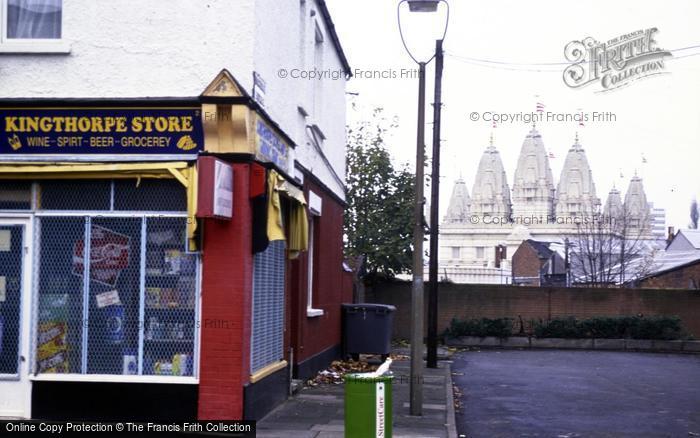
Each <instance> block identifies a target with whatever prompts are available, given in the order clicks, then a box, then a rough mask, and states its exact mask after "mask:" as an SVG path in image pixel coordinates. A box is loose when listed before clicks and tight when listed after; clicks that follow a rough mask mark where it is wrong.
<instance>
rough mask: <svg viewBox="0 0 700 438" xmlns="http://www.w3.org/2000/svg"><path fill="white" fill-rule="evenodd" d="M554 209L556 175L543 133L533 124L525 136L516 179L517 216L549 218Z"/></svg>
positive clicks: (514, 208) (514, 213)
mask: <svg viewBox="0 0 700 438" xmlns="http://www.w3.org/2000/svg"><path fill="white" fill-rule="evenodd" d="M553 212H554V178H553V177H552V169H551V168H550V167H549V159H548V158H547V153H546V151H545V148H544V143H543V142H542V136H541V135H540V133H539V132H538V131H537V130H536V129H535V128H534V127H533V128H532V130H531V131H530V132H529V133H528V134H527V136H526V137H525V141H524V142H523V145H522V148H521V149H520V156H519V158H518V167H517V168H516V170H515V178H514V180H513V215H515V216H519V217H525V216H540V217H544V218H546V217H549V216H551V215H552V213H553Z"/></svg>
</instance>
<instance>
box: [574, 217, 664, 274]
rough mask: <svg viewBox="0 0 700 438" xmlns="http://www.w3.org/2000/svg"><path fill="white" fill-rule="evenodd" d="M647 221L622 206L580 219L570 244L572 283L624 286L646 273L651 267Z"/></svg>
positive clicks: (648, 225)
mask: <svg viewBox="0 0 700 438" xmlns="http://www.w3.org/2000/svg"><path fill="white" fill-rule="evenodd" d="M649 219H650V218H649V215H648V213H644V212H641V214H640V212H632V211H629V210H628V209H627V208H626V207H625V206H624V205H620V206H619V208H617V209H615V210H614V211H611V212H606V213H601V212H600V211H596V212H594V213H593V214H592V215H591V216H590V217H588V216H587V217H584V218H581V220H579V221H578V223H577V230H576V234H575V235H574V237H573V239H571V240H570V246H571V256H570V259H571V267H570V270H571V273H572V276H573V278H572V279H573V282H574V283H583V284H586V285H589V286H596V287H608V286H613V285H621V286H624V285H625V284H629V283H630V282H633V281H634V280H636V279H637V278H640V277H642V276H644V275H646V274H647V273H649V272H650V270H651V268H652V264H653V258H652V249H651V247H650V245H649V243H650V241H651V235H650V220H649Z"/></svg>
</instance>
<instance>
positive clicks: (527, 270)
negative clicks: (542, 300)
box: [512, 242, 542, 286]
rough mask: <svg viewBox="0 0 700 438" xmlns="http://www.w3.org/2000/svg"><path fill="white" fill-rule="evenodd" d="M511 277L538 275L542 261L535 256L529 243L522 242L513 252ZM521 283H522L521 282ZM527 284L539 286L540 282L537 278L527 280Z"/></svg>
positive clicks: (535, 253) (535, 252)
mask: <svg viewBox="0 0 700 438" xmlns="http://www.w3.org/2000/svg"><path fill="white" fill-rule="evenodd" d="M512 263H513V265H512V266H513V277H515V278H517V277H537V278H539V276H540V269H541V265H542V263H541V262H540V258H539V257H538V256H537V251H535V250H534V248H532V247H531V246H530V245H529V244H527V243H526V242H523V243H522V244H520V246H519V247H518V249H516V250H515V252H514V253H513V260H512ZM521 284H522V283H521ZM527 284H531V285H533V286H539V285H540V282H539V280H537V279H534V278H533V279H532V280H528V283H527Z"/></svg>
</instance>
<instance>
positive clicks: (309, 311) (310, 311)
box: [306, 210, 325, 318]
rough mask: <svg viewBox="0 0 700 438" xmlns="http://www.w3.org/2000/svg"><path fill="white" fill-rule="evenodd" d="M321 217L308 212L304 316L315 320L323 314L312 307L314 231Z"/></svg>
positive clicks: (314, 270) (315, 264) (315, 241)
mask: <svg viewBox="0 0 700 438" xmlns="http://www.w3.org/2000/svg"><path fill="white" fill-rule="evenodd" d="M320 217H321V215H319V214H315V213H314V212H313V211H312V210H310V214H309V250H308V253H307V271H306V277H307V278H306V316H307V317H308V318H315V317H318V316H323V314H324V313H325V312H324V311H323V309H317V308H315V307H314V306H313V304H314V289H315V288H316V285H317V283H318V282H316V281H314V277H315V276H316V268H317V263H316V260H317V259H318V251H317V249H318V248H317V245H318V242H317V241H318V239H316V230H317V228H318V220H319V219H320Z"/></svg>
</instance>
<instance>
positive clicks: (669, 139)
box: [328, 0, 700, 228]
mask: <svg viewBox="0 0 700 438" xmlns="http://www.w3.org/2000/svg"><path fill="white" fill-rule="evenodd" d="M396 4H397V1H395V0H381V1H377V0H352V1H347V0H328V5H329V9H330V10H331V14H332V16H333V19H334V22H335V24H336V28H337V30H338V33H339V35H340V39H341V43H342V44H343V47H344V49H345V52H346V54H347V56H348V59H349V62H350V65H351V67H352V68H353V69H358V70H363V71H366V70H373V71H374V70H380V71H387V70H389V71H394V72H396V75H398V76H399V77H397V78H396V79H381V78H374V79H371V78H361V77H357V78H354V79H352V80H351V81H350V82H349V83H348V91H349V92H353V93H359V94H358V95H357V96H352V95H349V96H348V98H349V99H353V100H354V101H355V103H356V104H357V106H358V107H359V108H360V110H359V111H356V112H351V111H350V112H349V114H348V117H349V120H353V119H357V118H368V117H369V115H370V114H371V113H370V109H371V108H372V107H374V106H382V107H384V108H385V110H386V112H387V114H389V115H396V116H398V118H399V125H400V126H399V128H398V129H397V130H396V131H395V133H394V136H393V137H392V138H391V141H390V149H391V152H392V154H393V156H394V159H395V160H396V162H397V163H404V162H410V163H411V165H412V166H413V162H414V157H415V132H416V113H417V103H416V101H417V85H418V81H417V79H416V78H414V77H406V78H401V77H400V75H401V69H411V68H413V64H412V61H411V59H410V58H409V57H408V55H407V54H406V52H405V50H404V48H403V46H402V43H401V39H400V37H399V32H398V27H397V14H396ZM450 5H451V16H450V24H449V30H448V34H447V37H446V39H445V52H446V55H445V69H444V85H443V101H444V107H443V108H444V109H443V125H442V138H443V140H444V142H443V147H442V157H443V159H442V163H443V166H442V171H441V176H442V177H441V184H442V186H441V198H440V202H441V205H440V207H441V208H440V210H441V216H442V215H443V214H444V211H445V210H446V207H447V203H448V201H449V196H450V193H451V191H452V186H453V184H454V181H455V179H456V178H458V177H459V176H460V175H462V176H463V177H464V179H465V180H466V181H467V185H468V187H469V191H470V194H471V188H472V184H473V182H474V175H475V173H476V169H477V165H478V162H479V159H480V157H481V154H482V152H483V150H484V148H485V147H486V146H487V145H488V141H489V135H490V133H491V132H492V131H493V132H494V135H495V145H496V147H498V149H499V150H500V152H501V156H502V158H503V161H504V166H505V169H506V173H507V174H508V182H509V185H511V187H512V184H513V174H514V172H515V166H516V162H517V158H518V154H519V151H520V147H521V145H522V142H523V140H524V137H525V135H526V134H527V132H528V131H529V129H530V126H529V125H527V124H525V123H524V122H522V121H520V122H515V123H500V124H498V126H497V127H496V129H492V123H491V122H488V121H484V120H482V118H483V113H484V112H489V111H493V112H497V113H512V114H513V113H514V114H517V113H530V112H533V111H535V104H536V102H542V103H544V104H545V105H546V106H545V111H549V112H552V113H576V112H577V110H578V109H581V110H582V111H583V112H585V113H588V114H589V116H590V115H592V112H594V111H597V112H600V113H606V112H610V113H612V114H614V118H613V117H612V116H611V117H610V119H611V120H609V121H599V122H592V121H588V122H586V123H585V126H584V127H579V126H578V123H576V122H557V121H544V122H540V123H538V124H537V129H538V130H539V131H540V133H541V134H542V137H543V141H544V144H545V147H546V149H547V150H548V152H551V153H552V154H554V157H555V158H554V159H551V160H550V165H551V167H552V171H553V174H554V179H555V184H556V183H557V182H558V180H559V174H560V172H561V168H562V166H563V162H564V158H565V156H566V152H567V150H568V149H569V147H570V146H571V144H572V143H573V141H574V136H575V132H576V131H579V136H580V142H581V144H582V145H583V147H584V148H585V150H586V154H587V156H588V160H589V163H590V165H591V168H592V170H593V178H594V180H595V183H596V189H597V195H598V197H600V198H601V200H602V202H605V198H606V197H607V193H608V191H609V190H610V188H611V187H612V185H613V184H616V186H617V187H618V188H620V189H621V190H622V192H623V196H624V192H625V190H626V189H627V185H628V183H629V178H630V177H631V176H632V175H633V174H634V172H635V170H636V171H637V172H638V173H639V175H640V176H642V177H643V179H644V186H645V189H646V193H647V197H648V200H649V201H651V202H654V204H655V206H660V207H664V208H666V210H667V225H674V226H676V227H677V228H678V227H682V228H685V227H687V224H688V222H689V214H688V211H689V204H690V202H691V200H692V198H693V197H694V196H698V195H700V176H699V170H700V85H699V81H698V78H700V26H698V25H697V19H698V18H699V17H700V2H697V1H695V0H687V1H672V2H664V3H662V2H659V1H639V0H634V1H615V2H610V1H587V2H580V1H578V2H570V1H561V0H551V1H516V0H513V1H499V0H496V1H493V0H492V1H466V0H450ZM418 15H419V16H416V14H410V16H407V14H405V13H402V25H403V29H404V34H405V35H406V36H407V39H408V41H407V43H408V45H409V48H411V49H412V50H413V51H414V52H416V56H417V57H424V56H427V55H426V54H427V53H428V52H429V50H430V49H431V48H432V47H434V40H435V39H436V36H437V35H439V34H440V30H439V29H440V28H441V26H442V23H441V21H442V22H444V14H443V12H442V11H441V12H440V13H437V14H418ZM404 17H405V21H404ZM404 23H405V24H404ZM654 27H655V28H658V32H657V33H656V34H655V35H654V39H655V40H656V45H657V47H660V48H662V49H665V50H671V51H672V53H673V58H672V59H669V58H666V60H665V70H664V71H665V72H667V73H666V74H660V75H655V76H651V77H648V78H645V79H642V80H638V81H635V82H632V83H631V84H630V85H629V86H627V87H624V88H620V89H617V90H615V91H611V92H604V93H600V92H597V91H600V90H601V89H602V87H601V86H600V83H595V84H592V85H589V86H586V87H582V88H576V89H572V88H569V87H567V86H566V85H565V84H564V81H563V79H562V76H563V71H564V69H565V68H566V66H567V60H566V58H565V56H564V47H565V46H566V44H567V43H569V42H570V41H573V40H581V39H583V38H586V37H593V38H594V39H596V40H598V41H601V42H604V41H608V40H611V39H613V38H616V37H619V36H620V35H623V34H629V33H631V32H634V31H637V30H640V29H647V28H654ZM693 46H698V47H694V48H693ZM686 47H691V48H690V49H684V50H678V49H683V48H686ZM694 54H695V56H693V55H694ZM688 55H690V56H688ZM433 67H434V63H431V64H430V65H429V67H428V78H429V80H428V91H427V100H428V103H430V102H432V95H433V88H432V86H433V85H432V77H433V75H434V70H433ZM535 96H538V97H535ZM472 112H476V113H477V114H478V115H479V120H478V121H476V122H474V121H471V120H470V114H471V113H472ZM426 120H427V121H428V122H431V120H432V109H431V107H430V106H428V114H427V116H426ZM431 130H432V125H427V129H426V144H427V146H428V150H429V149H430V144H431V143H430V142H431V138H432V132H431ZM642 157H644V158H645V159H646V164H645V163H644V162H643V159H642ZM621 175H622V176H623V177H621Z"/></svg>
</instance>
